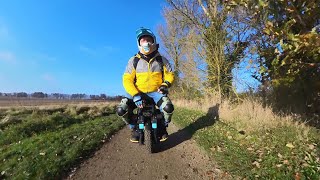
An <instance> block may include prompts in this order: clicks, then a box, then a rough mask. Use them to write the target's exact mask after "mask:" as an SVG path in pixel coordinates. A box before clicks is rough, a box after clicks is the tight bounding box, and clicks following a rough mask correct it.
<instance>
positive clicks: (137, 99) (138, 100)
mask: <svg viewBox="0 0 320 180" xmlns="http://www.w3.org/2000/svg"><path fill="white" fill-rule="evenodd" d="M133 102H134V103H135V104H136V106H137V107H138V108H142V107H143V106H142V98H141V96H140V95H135V96H133Z"/></svg>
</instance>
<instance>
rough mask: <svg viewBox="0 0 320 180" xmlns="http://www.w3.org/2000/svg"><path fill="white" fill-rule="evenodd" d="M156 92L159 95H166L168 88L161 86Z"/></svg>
mask: <svg viewBox="0 0 320 180" xmlns="http://www.w3.org/2000/svg"><path fill="white" fill-rule="evenodd" d="M158 92H159V93H161V94H168V86H167V85H164V84H162V85H161V86H160V87H159V88H158Z"/></svg>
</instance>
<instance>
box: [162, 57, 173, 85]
mask: <svg viewBox="0 0 320 180" xmlns="http://www.w3.org/2000/svg"><path fill="white" fill-rule="evenodd" d="M162 62H163V81H164V82H166V81H167V82H169V83H170V85H172V83H173V81H174V73H173V70H172V68H171V65H170V63H169V61H168V60H167V59H166V58H165V57H163V56H162Z"/></svg>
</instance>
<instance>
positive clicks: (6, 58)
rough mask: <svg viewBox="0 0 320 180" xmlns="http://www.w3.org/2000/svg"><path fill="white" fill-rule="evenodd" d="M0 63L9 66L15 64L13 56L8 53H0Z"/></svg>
mask: <svg viewBox="0 0 320 180" xmlns="http://www.w3.org/2000/svg"><path fill="white" fill-rule="evenodd" d="M0 61H2V62H6V63H10V64H16V62H17V61H16V56H15V54H14V53H12V52H9V51H0Z"/></svg>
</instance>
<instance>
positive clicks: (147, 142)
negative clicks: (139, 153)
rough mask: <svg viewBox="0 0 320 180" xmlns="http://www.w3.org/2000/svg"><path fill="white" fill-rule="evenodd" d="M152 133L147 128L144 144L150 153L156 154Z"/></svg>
mask: <svg viewBox="0 0 320 180" xmlns="http://www.w3.org/2000/svg"><path fill="white" fill-rule="evenodd" d="M152 137H153V135H152V131H151V128H150V127H146V128H145V131H144V144H145V146H146V149H147V152H148V153H154V152H155V144H154V142H153V140H152Z"/></svg>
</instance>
